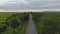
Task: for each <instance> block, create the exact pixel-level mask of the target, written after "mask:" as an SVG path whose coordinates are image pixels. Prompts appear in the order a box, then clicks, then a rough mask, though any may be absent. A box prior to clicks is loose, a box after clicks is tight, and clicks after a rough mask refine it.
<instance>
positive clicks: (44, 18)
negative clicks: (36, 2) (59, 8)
mask: <svg viewBox="0 0 60 34" xmlns="http://www.w3.org/2000/svg"><path fill="white" fill-rule="evenodd" d="M32 18H33V21H34V24H35V27H36V30H37V34H60V12H41V13H38V12H36V13H32Z"/></svg>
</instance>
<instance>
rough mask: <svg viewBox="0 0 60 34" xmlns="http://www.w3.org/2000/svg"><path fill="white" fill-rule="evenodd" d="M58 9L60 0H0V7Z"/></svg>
mask: <svg viewBox="0 0 60 34" xmlns="http://www.w3.org/2000/svg"><path fill="white" fill-rule="evenodd" d="M52 8H53V9H54V8H58V9H60V0H0V9H22V10H23V9H52Z"/></svg>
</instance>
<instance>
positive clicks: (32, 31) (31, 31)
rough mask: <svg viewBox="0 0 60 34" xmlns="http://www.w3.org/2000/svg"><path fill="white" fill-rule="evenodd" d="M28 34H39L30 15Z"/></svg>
mask: <svg viewBox="0 0 60 34" xmlns="http://www.w3.org/2000/svg"><path fill="white" fill-rule="evenodd" d="M26 34H37V32H36V29H35V26H34V23H33V20H32V16H31V14H29V22H28V25H27V29H26Z"/></svg>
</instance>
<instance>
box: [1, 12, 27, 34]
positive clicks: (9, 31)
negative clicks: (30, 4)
mask: <svg viewBox="0 0 60 34" xmlns="http://www.w3.org/2000/svg"><path fill="white" fill-rule="evenodd" d="M13 14H18V15H17V16H16V17H15V18H16V19H17V20H18V18H19V20H18V21H20V25H19V26H18V27H17V28H16V29H15V31H16V33H15V34H25V30H26V24H27V21H25V20H24V18H25V16H26V15H28V13H12V12H0V27H2V26H4V25H5V21H6V19H7V18H8V17H10V16H12V15H13ZM11 19H12V18H11ZM7 21H9V20H7ZM1 34H13V29H12V28H11V26H8V27H7V29H6V30H5V31H3V32H2V33H1Z"/></svg>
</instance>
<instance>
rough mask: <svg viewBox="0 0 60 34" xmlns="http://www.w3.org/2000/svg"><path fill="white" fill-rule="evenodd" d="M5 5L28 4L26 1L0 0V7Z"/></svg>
mask: <svg viewBox="0 0 60 34" xmlns="http://www.w3.org/2000/svg"><path fill="white" fill-rule="evenodd" d="M7 3H22V4H27V3H29V2H28V1H27V0H0V6H1V5H4V4H7Z"/></svg>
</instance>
